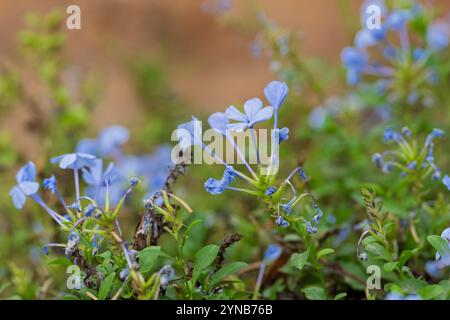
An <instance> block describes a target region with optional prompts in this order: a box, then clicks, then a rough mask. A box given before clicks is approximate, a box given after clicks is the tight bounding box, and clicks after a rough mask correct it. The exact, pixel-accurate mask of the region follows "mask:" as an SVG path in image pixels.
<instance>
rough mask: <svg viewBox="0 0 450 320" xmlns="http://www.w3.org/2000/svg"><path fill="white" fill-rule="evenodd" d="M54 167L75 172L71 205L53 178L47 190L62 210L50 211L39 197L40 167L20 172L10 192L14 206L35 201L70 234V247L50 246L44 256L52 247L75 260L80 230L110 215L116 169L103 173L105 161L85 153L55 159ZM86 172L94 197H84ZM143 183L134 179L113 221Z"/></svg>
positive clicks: (29, 165)
mask: <svg viewBox="0 0 450 320" xmlns="http://www.w3.org/2000/svg"><path fill="white" fill-rule="evenodd" d="M52 163H58V164H59V167H60V168H61V169H64V170H71V171H73V175H74V189H75V198H74V199H71V200H70V201H66V200H64V198H63V197H62V195H61V192H60V191H59V189H58V186H57V179H56V178H55V176H53V175H52V176H51V177H49V178H47V179H45V180H44V181H43V187H44V189H47V190H48V191H50V193H51V194H53V195H54V196H56V197H57V199H58V200H59V205H60V206H59V208H60V209H61V211H63V212H62V213H61V211H60V212H58V209H57V210H55V209H52V208H50V207H49V206H48V205H47V204H46V203H45V202H44V201H43V199H42V198H41V196H40V195H39V193H38V192H39V188H40V184H39V183H38V182H36V166H35V164H34V163H33V162H29V163H27V164H26V165H25V166H23V167H22V168H20V170H19V171H18V172H17V175H16V181H17V185H16V186H14V187H13V188H12V189H11V191H10V196H11V198H12V201H13V204H14V206H15V207H16V208H17V209H22V208H23V206H24V204H25V201H26V199H27V198H31V199H32V200H34V201H35V202H36V203H37V204H38V205H39V206H41V207H42V208H43V209H44V210H45V211H46V212H47V213H48V214H49V215H50V216H51V217H52V218H53V220H55V221H56V223H58V224H59V225H60V226H61V228H62V229H63V230H66V231H67V232H68V239H67V243H50V244H48V245H46V246H45V247H44V248H43V252H44V253H46V254H48V248H49V247H61V248H64V250H65V253H66V256H68V257H72V256H73V255H74V254H75V253H76V250H75V249H76V248H77V247H78V244H79V243H80V234H79V232H80V230H79V229H78V228H77V227H79V226H81V225H82V223H83V222H85V221H86V220H87V219H88V218H91V217H92V218H96V219H98V218H100V217H102V218H103V217H104V216H105V215H108V214H110V209H109V208H110V201H109V190H110V186H112V185H114V183H115V179H114V166H113V165H110V166H109V167H108V169H107V170H106V171H104V172H103V171H102V160H101V159H97V158H96V157H95V156H93V155H90V154H85V153H70V154H65V155H62V156H59V157H56V158H53V159H52ZM80 172H83V177H84V180H85V181H86V184H87V185H88V186H89V187H88V189H87V190H90V188H94V189H95V192H94V196H93V197H91V196H89V195H87V194H86V195H81V191H80V181H79V175H80ZM138 183H139V180H138V179H136V178H133V179H130V182H129V187H128V189H127V190H126V191H124V192H123V193H122V195H121V198H120V201H119V204H118V205H117V207H116V209H115V210H114V211H113V212H114V213H113V214H112V216H111V217H113V218H114V219H115V217H116V216H117V213H118V211H119V209H120V207H121V205H122V203H123V202H124V200H125V198H126V197H127V196H128V194H129V193H130V192H131V190H132V189H133V188H134V187H135V186H136V185H137V184H138ZM100 189H105V192H104V199H103V201H102V203H104V206H101V205H100V204H99V200H100V198H99V197H100V194H101V192H100ZM90 241H92V244H93V245H92V246H93V248H98V241H99V239H98V234H97V233H96V234H95V235H92V237H91V239H90Z"/></svg>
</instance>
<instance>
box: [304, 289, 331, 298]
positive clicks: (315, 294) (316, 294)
mask: <svg viewBox="0 0 450 320" xmlns="http://www.w3.org/2000/svg"><path fill="white" fill-rule="evenodd" d="M302 292H303V293H304V294H305V296H306V298H307V299H308V300H327V295H326V293H325V289H324V288H322V287H308V288H305V289H303V290H302Z"/></svg>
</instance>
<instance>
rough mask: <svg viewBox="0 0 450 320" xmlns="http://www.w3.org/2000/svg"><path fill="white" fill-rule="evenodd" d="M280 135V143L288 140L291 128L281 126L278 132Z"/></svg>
mask: <svg viewBox="0 0 450 320" xmlns="http://www.w3.org/2000/svg"><path fill="white" fill-rule="evenodd" d="M278 137H279V143H282V142H283V141H286V140H287V139H289V128H286V127H284V128H281V129H280V131H279V133H278Z"/></svg>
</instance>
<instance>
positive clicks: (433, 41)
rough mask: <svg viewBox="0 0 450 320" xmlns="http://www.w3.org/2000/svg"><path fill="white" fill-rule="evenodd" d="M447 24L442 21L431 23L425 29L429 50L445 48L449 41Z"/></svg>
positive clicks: (449, 31) (449, 32) (449, 33)
mask: <svg viewBox="0 0 450 320" xmlns="http://www.w3.org/2000/svg"><path fill="white" fill-rule="evenodd" d="M449 29H450V28H449V26H448V25H447V24H445V23H443V22H437V23H433V24H431V25H430V26H429V27H428V30H427V42H428V46H429V47H430V49H431V50H434V51H440V50H443V49H445V48H447V46H448V43H449V35H450V30H449Z"/></svg>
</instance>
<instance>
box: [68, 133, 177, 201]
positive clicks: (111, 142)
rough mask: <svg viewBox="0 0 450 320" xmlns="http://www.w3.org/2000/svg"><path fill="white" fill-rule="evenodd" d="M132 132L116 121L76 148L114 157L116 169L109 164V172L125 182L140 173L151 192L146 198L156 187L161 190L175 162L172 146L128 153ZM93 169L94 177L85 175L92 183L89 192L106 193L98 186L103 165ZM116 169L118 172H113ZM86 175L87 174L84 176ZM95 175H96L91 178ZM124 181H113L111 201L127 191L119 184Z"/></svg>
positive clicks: (116, 178)
mask: <svg viewBox="0 0 450 320" xmlns="http://www.w3.org/2000/svg"><path fill="white" fill-rule="evenodd" d="M129 136H130V133H129V131H128V129H127V128H125V127H122V126H119V125H113V126H111V127H107V128H105V129H103V130H101V131H100V133H99V134H98V136H97V137H96V138H95V139H83V140H81V141H80V142H79V143H78V145H77V147H76V151H77V152H80V153H89V154H92V155H95V156H97V157H100V158H111V159H113V161H114V163H115V165H114V167H113V168H114V170H112V168H110V167H108V168H107V170H106V171H105V174H109V175H110V176H111V177H113V176H114V180H115V181H117V182H124V181H126V180H127V179H130V178H132V177H139V179H141V180H142V182H143V183H144V184H145V185H146V187H147V190H148V194H146V196H145V198H148V197H150V196H151V195H152V194H153V193H154V192H155V191H157V190H160V189H161V188H162V186H163V183H164V179H165V177H166V176H167V175H168V173H169V167H170V166H169V164H170V163H171V159H170V152H171V148H170V147H169V146H168V145H161V146H159V147H158V148H157V149H156V150H155V151H154V152H153V153H152V154H144V155H128V154H126V153H125V151H124V150H123V145H124V144H125V143H126V142H127V141H128V139H129ZM95 167H96V168H94V169H93V171H94V177H87V178H88V179H85V180H86V182H87V183H88V185H89V186H90V187H89V188H88V190H87V194H88V195H90V196H93V195H94V194H95V193H98V192H99V193H100V194H103V195H104V191H105V188H104V186H103V188H98V187H97V186H96V183H93V182H96V180H97V182H98V179H99V178H100V177H101V171H102V167H101V164H100V162H98V163H97V164H96V165H95ZM112 171H113V172H114V173H115V174H114V175H113V174H111V173H112ZM84 177H85V176H84ZM85 178H86V177H85ZM91 178H94V179H91ZM120 185H123V183H122V184H120V183H115V184H111V185H110V190H109V192H110V195H109V196H110V201H111V203H117V201H119V199H120V195H121V194H122V192H123V191H124V190H123V188H119V186H120Z"/></svg>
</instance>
